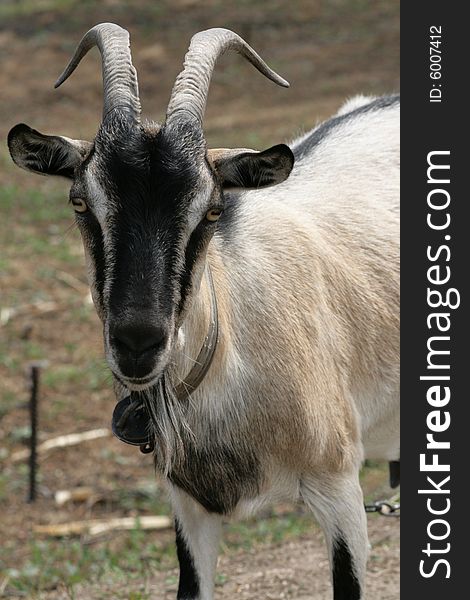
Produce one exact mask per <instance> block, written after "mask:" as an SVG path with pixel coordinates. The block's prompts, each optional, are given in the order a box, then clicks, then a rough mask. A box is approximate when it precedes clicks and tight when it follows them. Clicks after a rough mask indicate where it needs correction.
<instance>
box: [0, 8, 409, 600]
mask: <svg viewBox="0 0 470 600" xmlns="http://www.w3.org/2000/svg"><path fill="white" fill-rule="evenodd" d="M102 21H113V22H117V23H118V24H120V25H121V26H123V27H125V28H127V29H128V30H129V31H130V33H131V41H132V54H133V62H134V65H135V66H136V68H137V71H138V75H139V84H140V90H141V101H142V107H143V115H144V116H146V117H148V118H149V119H155V120H159V119H162V118H163V116H164V113H165V108H166V104H167V102H168V98H169V94H170V91H171V87H172V84H173V82H174V80H175V77H176V75H177V74H178V72H179V71H180V70H181V67H182V62H183V56H184V53H185V51H186V49H187V47H188V44H189V40H190V38H191V36H192V35H193V34H194V33H195V32H197V31H199V30H202V29H207V28H208V27H215V26H219V27H228V28H230V29H233V30H234V31H236V32H237V33H239V34H240V35H241V36H242V37H244V38H245V40H247V41H248V42H249V43H250V44H251V45H253V47H254V48H255V49H256V50H257V51H258V53H259V54H260V55H261V56H262V57H263V58H264V59H265V60H266V61H267V62H268V63H269V64H270V66H272V67H273V68H274V69H275V70H276V71H278V72H279V73H280V74H281V75H283V76H284V77H285V78H286V79H288V80H289V81H290V83H291V88H290V89H289V90H285V89H281V88H279V87H277V86H275V85H273V84H271V83H270V82H269V81H267V80H266V79H265V78H263V77H262V76H261V75H260V74H259V73H257V72H256V71H255V70H254V69H253V68H252V67H251V65H249V64H248V63H247V62H246V61H244V60H243V59H241V58H240V57H239V56H237V55H227V56H224V57H222V58H221V60H220V62H219V63H218V65H217V67H216V70H215V74H214V78H213V81H212V85H211V91H210V94H209V105H208V110H207V115H206V119H205V130H206V137H207V141H208V144H209V146H212V147H220V146H225V147H231V146H244V147H252V148H258V149H262V148H264V147H268V146H270V145H273V144H277V143H280V142H285V141H289V140H291V139H293V138H294V137H295V136H297V135H299V134H301V133H302V132H304V131H306V130H308V129H310V128H312V127H313V126H314V125H315V124H316V123H317V122H318V121H320V120H322V119H325V118H327V117H328V116H330V115H332V114H333V113H334V112H335V111H336V110H337V109H338V108H339V106H340V105H341V104H342V103H343V102H344V101H345V99H347V98H348V97H350V96H353V95H355V94H358V93H363V94H384V93H389V92H394V91H398V90H399V3H398V2H395V1H393V0H325V1H320V0H296V1H295V2H294V1H292V0H265V1H263V2H251V1H250V2H249V1H247V0H242V1H239V2H236V3H230V2H224V1H222V0H207V1H200V2H198V1H196V0H172V1H169V0H159V1H158V2H157V1H156V0H134V1H133V2H124V1H122V0H103V1H101V2H91V1H88V0H80V1H79V0H2V1H1V2H0V213H1V214H0V310H1V312H0V532H1V533H0V546H1V547H0V597H8V598H25V597H26V598H47V599H51V600H52V599H59V598H83V599H84V600H90V599H94V598H96V599H100V600H101V599H103V598H113V599H114V598H128V599H132V600H139V599H142V600H143V599H146V598H150V597H158V598H174V597H175V590H176V587H177V571H176V556H175V551H174V547H173V546H174V544H173V538H174V535H173V532H172V530H171V528H168V527H165V526H164V527H163V529H158V530H149V531H147V530H144V526H143V523H144V521H143V517H147V516H155V515H162V516H165V515H170V512H169V507H168V505H167V503H166V498H165V494H164V492H163V490H162V486H160V485H159V484H158V481H157V480H156V479H155V477H154V473H153V467H152V459H151V458H150V457H149V456H144V455H142V454H141V453H140V452H139V451H138V449H134V448H131V447H127V446H125V445H124V444H122V443H120V442H118V441H117V440H116V439H114V438H112V437H111V436H110V434H109V425H110V419H111V414H112V410H113V406H114V402H115V400H114V397H113V394H112V391H111V387H110V377H109V375H108V372H107V368H106V365H105V363H104V360H103V353H102V342H101V327H100V323H99V321H98V318H97V317H96V315H95V311H94V308H93V306H92V304H91V302H90V298H89V294H88V287H87V284H86V276H85V269H84V261H83V255H82V248H81V242H80V239H79V235H78V232H77V231H76V230H75V228H74V226H73V214H72V212H71V209H70V207H69V206H68V205H67V199H68V187H67V182H66V181H65V180H64V181H62V180H57V179H46V178H42V177H39V176H34V175H32V174H27V173H26V172H24V171H21V170H20V169H18V168H17V167H15V166H14V165H13V163H12V162H11V160H10V158H9V154H8V150H7V147H6V143H5V140H6V136H7V133H8V131H9V129H10V128H11V127H12V126H13V125H15V124H16V123H19V122H25V123H27V124H29V125H31V126H33V127H34V128H36V129H39V130H40V131H42V132H44V133H50V134H60V135H65V136H69V137H73V138H80V139H93V137H94V135H95V133H96V130H97V127H98V124H99V122H100V118H101V111H102V83H101V65H100V60H99V54H98V52H97V50H96V49H95V50H93V51H92V52H90V54H89V55H88V56H87V57H86V58H85V59H84V60H83V62H82V63H81V64H80V66H79V68H78V69H77V71H76V72H75V73H74V75H73V76H72V77H71V78H70V79H69V80H68V81H67V82H66V83H65V84H64V85H63V86H62V87H61V88H60V89H58V90H54V89H53V84H54V82H55V80H56V78H57V76H58V75H59V74H60V72H61V71H62V69H63V68H64V66H65V65H66V63H67V62H68V60H69V58H70V56H71V54H72V52H73V50H74V48H75V46H76V44H77V43H78V41H79V40H80V38H81V36H82V35H83V34H84V33H85V32H86V31H87V30H88V29H89V28H90V27H92V26H93V25H95V24H96V23H99V22H102ZM332 176H334V174H332ZM34 361H46V362H44V363H42V364H43V366H42V368H41V380H40V396H39V440H38V442H39V444H41V443H43V442H45V441H47V440H55V439H56V438H57V437H58V436H63V435H66V434H72V433H74V434H75V433H79V434H83V433H85V434H86V432H90V431H92V432H94V433H93V434H91V435H92V436H93V435H95V436H96V439H94V440H89V441H86V435H85V436H81V437H80V436H79V438H78V439H77V440H75V442H76V443H74V444H69V445H66V446H62V447H56V448H53V447H52V448H49V449H47V447H46V448H45V449H44V447H43V448H42V450H41V453H40V454H39V472H38V494H37V500H36V501H35V502H34V503H28V502H27V501H26V500H27V494H28V459H27V456H28V444H29V436H30V424H29V416H28V410H27V407H28V398H29V394H30V392H29V387H28V386H29V379H28V368H29V365H30V364H31V363H32V362H34ZM70 441H71V440H70V439H68V440H67V439H66V440H65V442H68V443H69V442H70ZM72 441H73V440H72ZM65 442H64V441H62V443H65ZM387 482H388V474H387V469H386V465H380V464H369V465H368V466H367V467H366V468H365V469H364V473H363V484H364V491H365V495H366V497H367V498H374V499H376V498H379V497H380V498H384V497H388V496H390V495H391V491H390V489H389V488H388V486H387ZM122 517H136V518H137V520H136V522H135V527H134V528H133V529H131V530H130V531H121V530H114V529H110V530H108V531H101V533H100V532H98V533H97V532H93V531H90V530H85V531H81V532H80V531H77V532H74V531H73V530H70V528H69V531H68V533H67V535H65V536H64V535H59V534H60V532H58V531H57V529H54V528H55V527H56V526H57V525H58V524H67V525H69V524H70V523H71V522H77V521H78V522H80V523H82V522H83V521H85V520H88V519H102V520H105V521H106V522H108V523H109V521H110V519H115V518H122ZM139 519H140V520H139ZM40 526H43V527H44V526H47V527H46V528H45V529H42V530H41V529H40ZM369 532H370V536H371V542H372V552H371V561H370V565H369V583H368V585H369V597H371V598H374V599H375V600H386V599H390V600H392V599H395V598H398V597H399V592H398V589H399V578H398V575H397V573H398V552H399V551H398V541H399V525H398V522H397V520H393V519H384V518H382V517H377V516H375V515H372V516H370V517H369ZM328 586H329V575H328V569H327V561H326V550H325V547H324V545H323V541H322V537H321V534H320V532H319V531H318V529H317V527H316V526H315V524H314V523H313V521H312V519H311V517H310V515H308V514H306V513H305V512H304V510H303V508H302V507H298V506H290V505H282V506H276V507H273V509H272V510H270V511H269V512H268V513H265V514H263V515H261V516H260V518H257V519H254V520H252V521H249V522H244V523H238V524H231V525H227V528H226V532H225V537H224V541H223V546H222V557H221V561H220V565H219V572H218V576H217V588H216V589H217V598H234V597H236V598H241V599H257V598H260V599H264V598H292V599H295V600H300V599H303V598H305V599H307V598H324V597H326V594H327V590H328Z"/></svg>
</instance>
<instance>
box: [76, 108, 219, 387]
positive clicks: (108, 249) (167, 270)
mask: <svg viewBox="0 0 470 600" xmlns="http://www.w3.org/2000/svg"><path fill="white" fill-rule="evenodd" d="M96 184H97V185H96ZM74 195H75V196H77V197H81V198H83V199H84V200H85V201H86V202H87V204H88V206H89V210H88V211H86V212H85V213H81V214H78V215H77V221H78V224H79V227H80V229H81V231H82V234H83V238H84V242H85V244H86V245H87V246H88V254H89V256H90V257H91V259H92V260H91V262H92V263H93V269H92V270H93V271H94V279H95V281H94V289H95V296H96V299H97V302H98V304H99V305H101V310H100V311H99V312H101V313H102V315H103V317H104V319H105V321H106V324H105V343H106V345H107V348H108V351H111V354H112V355H113V357H114V365H113V364H112V365H111V366H112V367H113V366H114V367H117V369H116V370H117V371H118V374H120V373H124V375H125V377H128V378H131V379H142V378H144V377H145V376H146V375H147V374H148V373H151V372H152V371H153V367H154V365H155V361H156V360H157V358H158V356H157V355H158V354H161V355H165V354H168V351H169V346H170V345H171V341H172V339H173V338H174V335H175V334H176V329H177V327H178V326H179V325H180V324H181V319H182V316H183V313H184V311H185V309H186V308H187V303H188V300H189V299H190V297H191V290H192V288H193V286H194V285H195V283H197V281H199V278H198V277H194V271H195V270H197V272H198V274H199V276H200V274H201V272H202V265H203V257H204V256H205V252H206V250H207V246H208V243H209V240H210V238H211V237H212V234H213V233H214V231H215V228H216V224H215V223H212V222H210V221H208V220H207V219H206V218H205V215H206V213H207V211H208V210H209V209H211V208H213V207H217V208H223V207H222V203H223V196H222V191H221V187H220V186H219V185H218V184H217V182H216V179H215V177H214V175H213V174H212V171H211V170H210V168H209V165H208V163H207V161H206V159H205V144H204V139H203V137H202V134H200V133H199V132H198V130H197V129H195V128H193V127H191V126H190V125H188V124H186V123H184V122H181V123H176V124H173V125H172V127H171V129H170V128H167V127H165V126H164V127H162V128H160V129H155V130H152V129H150V128H147V129H146V128H140V127H139V128H136V127H131V126H129V124H128V123H127V122H123V121H120V120H119V119H118V118H114V119H113V120H108V121H106V122H105V123H104V124H103V125H102V126H101V128H100V130H99V132H98V135H97V138H96V140H95V145H94V149H93V151H92V152H91V154H90V157H89V159H88V160H87V161H86V162H85V163H84V164H83V165H82V167H81V169H80V171H79V173H78V176H77V178H76V181H75V183H74V185H73V186H72V190H71V196H72V197H73V196H74ZM196 265H198V266H199V268H198V269H196ZM106 337H107V339H106ZM145 337H148V340H147V341H145V339H143V340H142V338H145ZM144 354H146V357H144V356H143V355H144ZM144 359H145V360H144Z"/></svg>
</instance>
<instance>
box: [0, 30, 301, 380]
mask: <svg viewBox="0 0 470 600" xmlns="http://www.w3.org/2000/svg"><path fill="white" fill-rule="evenodd" d="M123 31H124V30H121V29H120V28H119V27H117V26H111V25H109V24H105V25H101V26H97V27H96V28H94V29H93V30H91V32H89V33H88V34H87V35H86V36H85V37H84V38H83V40H82V42H81V45H80V46H79V48H78V50H77V53H76V56H77V55H80V56H82V55H83V52H82V50H80V48H81V47H88V46H89V45H90V43H91V41H94V42H95V43H96V44H97V45H98V46H99V47H100V50H101V52H102V54H104V55H106V56H107V60H104V64H105V69H104V71H103V78H104V87H105V102H104V104H105V108H104V110H103V121H102V123H101V125H100V128H99V131H98V134H97V136H96V138H95V140H94V142H93V143H90V142H83V141H77V140H70V139H68V138H64V137H59V136H45V135H43V134H41V133H39V132H37V131H35V130H33V129H31V128H29V127H28V126H26V125H17V126H16V127H14V128H13V129H12V130H11V132H10V134H9V138H8V143H9V148H10V152H11V155H12V157H13V160H14V161H15V162H16V163H17V164H18V165H19V166H21V167H23V168H26V169H28V170H31V171H34V172H38V173H43V174H53V175H62V176H65V177H68V178H70V179H71V180H72V187H71V190H70V201H71V204H72V206H73V207H74V209H75V214H76V222H77V225H78V228H79V230H80V232H81V235H82V239H83V243H84V248H85V255H86V259H87V265H88V273H89V280H90V286H91V289H92V295H93V300H94V302H95V305H96V307H97V311H98V314H99V315H100V318H101V320H102V322H103V331H104V345H105V350H106V357H107V360H108V363H109V365H110V367H111V370H112V371H113V373H114V374H115V376H116V377H117V379H118V380H120V381H121V382H122V383H124V384H125V386H126V387H128V388H130V389H134V390H141V389H145V388H147V387H150V386H151V385H153V384H154V383H155V381H156V380H157V379H158V378H159V377H160V375H161V373H162V372H163V370H164V369H165V367H166V365H167V364H168V362H169V360H170V356H171V352H172V348H173V344H174V341H175V339H176V338H177V333H178V329H179V327H181V325H182V323H183V320H184V316H185V314H186V313H187V310H188V308H189V306H190V305H191V301H192V299H193V298H194V295H195V294H196V293H197V290H198V287H199V283H200V280H201V276H202V273H203V271H204V264H205V255H206V252H207V248H208V244H209V241H210V239H211V237H212V236H213V234H214V232H215V230H216V228H217V221H218V218H219V216H220V215H222V212H223V209H224V192H223V190H224V188H227V187H234V186H236V187H261V186H265V185H273V184H275V183H279V182H281V181H283V180H284V179H286V178H287V177H288V175H289V173H290V171H291V169H292V166H293V155H292V152H291V151H290V149H289V148H288V147H287V146H285V145H278V146H274V147H273V148H270V149H268V150H265V151H264V152H259V153H258V152H254V151H246V150H216V151H210V150H209V151H207V149H206V144H205V140H204V135H203V132H202V126H201V115H200V114H199V113H198V110H200V106H199V105H198V106H199V108H198V110H193V108H192V107H191V106H189V107H188V106H186V105H185V104H184V103H183V104H181V102H180V101H179V100H178V94H175V92H174V93H173V95H172V99H171V100H170V105H171V106H172V109H171V110H170V107H169V111H168V113H167V120H166V123H165V124H164V125H157V124H151V125H148V126H143V125H142V124H141V123H140V103H139V101H138V97H136V90H137V79H136V75H135V70H134V68H133V66H132V63H131V61H130V53H129V49H128V46H127V47H126V45H125V43H126V40H127V41H128V37H127V32H124V33H123ZM216 31H220V30H216ZM93 32H94V33H93ZM92 34H93V35H92ZM219 35H220V34H219ZM233 35H235V34H232V36H233ZM110 38H111V39H110ZM121 38H122V39H121ZM106 40H110V41H109V44H110V47H111V50H109V49H108V50H107V48H108V46H106V43H107V42H106ZM113 40H114V41H113ZM116 40H118V41H117V42H116ZM232 41H233V40H232ZM113 44H114V45H116V44H118V45H119V44H121V50H120V52H121V56H120V62H119V66H118V67H116V68H114V71H115V72H107V71H106V69H108V70H111V71H113V68H112V67H109V65H110V64H111V65H112V57H111V58H110V56H109V54H110V52H111V51H112V52H115V48H114V46H113ZM81 52H82V54H80V53H81ZM123 56H124V58H123ZM74 61H75V62H74ZM126 61H127V62H126ZM123 62H124V73H122V69H123V66H122V64H123ZM71 64H74V65H75V66H76V64H77V60H76V57H74V59H72V61H71ZM126 65H127V66H126ZM73 68H74V67H72V68H71V67H70V66H69V67H68V68H67V69H66V71H65V74H64V76H62V78H61V80H63V79H64V78H66V77H67V76H68V74H70V72H71V70H73ZM116 69H117V70H116ZM183 73H184V71H183ZM180 79H181V77H180V78H179V80H177V84H175V87H176V88H178V86H180V85H181V81H180ZM59 81H60V80H59ZM123 81H124V83H122V82H123ZM116 82H117V83H116ZM112 86H115V87H114V88H113V87H112ZM196 104H197V103H196ZM222 218H223V217H222Z"/></svg>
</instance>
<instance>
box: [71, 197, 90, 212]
mask: <svg viewBox="0 0 470 600" xmlns="http://www.w3.org/2000/svg"><path fill="white" fill-rule="evenodd" d="M70 202H71V203H72V206H73V208H74V210H75V212H77V213H84V212H86V211H87V210H88V206H87V203H86V202H85V200H83V198H71V200H70Z"/></svg>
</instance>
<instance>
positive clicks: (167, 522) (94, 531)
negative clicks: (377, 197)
mask: <svg viewBox="0 0 470 600" xmlns="http://www.w3.org/2000/svg"><path fill="white" fill-rule="evenodd" d="M172 526H173V520H172V519H171V518H170V517H166V516H157V517H123V518H116V519H90V520H88V521H70V522H69V523H59V524H56V525H36V526H34V527H33V531H34V532H35V533H39V534H41V535H47V536H50V537H64V536H68V535H81V534H84V533H86V534H88V535H91V536H96V535H101V534H103V533H108V532H109V531H119V530H121V531H128V530H132V529H169V528H170V527H172Z"/></svg>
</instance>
